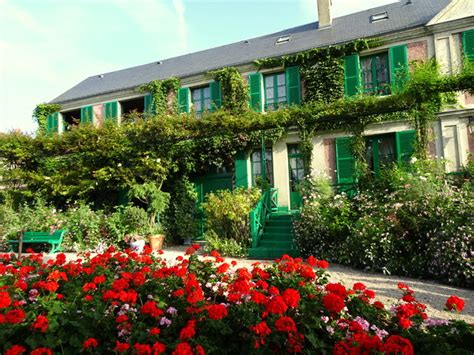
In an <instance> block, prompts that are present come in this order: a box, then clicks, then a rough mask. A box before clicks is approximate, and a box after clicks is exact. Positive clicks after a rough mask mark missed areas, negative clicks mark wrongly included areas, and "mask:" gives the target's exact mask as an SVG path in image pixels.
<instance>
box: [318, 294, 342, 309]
mask: <svg viewBox="0 0 474 355" xmlns="http://www.w3.org/2000/svg"><path fill="white" fill-rule="evenodd" d="M323 305H324V307H326V309H327V310H328V311H329V312H331V313H339V312H340V311H342V309H343V308H344V307H345V306H346V305H345V303H344V299H343V298H342V297H341V296H339V295H337V294H335V293H328V294H327V295H324V297H323Z"/></svg>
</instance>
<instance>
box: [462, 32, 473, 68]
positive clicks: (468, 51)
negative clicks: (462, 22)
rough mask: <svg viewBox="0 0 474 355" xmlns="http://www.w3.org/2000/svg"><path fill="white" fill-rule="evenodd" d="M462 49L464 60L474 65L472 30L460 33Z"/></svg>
mask: <svg viewBox="0 0 474 355" xmlns="http://www.w3.org/2000/svg"><path fill="white" fill-rule="evenodd" d="M462 48H463V52H464V57H465V58H466V60H467V61H468V62H471V63H474V30H469V31H465V32H463V33H462Z"/></svg>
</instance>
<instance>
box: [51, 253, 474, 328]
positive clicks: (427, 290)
mask: <svg viewBox="0 0 474 355" xmlns="http://www.w3.org/2000/svg"><path fill="white" fill-rule="evenodd" d="M185 249H186V247H182V246H180V247H173V248H166V249H165V250H163V251H164V254H163V255H162V257H164V258H165V259H167V260H170V261H171V260H175V258H176V257H177V256H180V255H181V256H182V255H184V250H185ZM66 255H67V259H68V260H73V259H75V258H76V257H77V255H76V254H74V253H67V254H66ZM53 257H54V256H53ZM48 258H50V256H49V255H45V259H48ZM232 260H235V261H237V263H238V264H237V266H236V267H242V266H246V267H250V266H251V265H252V264H253V263H255V262H256V261H260V262H262V263H271V261H269V260H248V259H236V258H226V261H227V262H230V261H232ZM328 273H329V275H330V281H331V282H341V283H343V284H344V285H346V286H347V287H352V285H353V284H354V283H355V282H362V283H364V284H365V285H366V286H367V287H368V288H370V289H372V290H374V291H375V292H376V294H377V296H376V299H377V300H379V301H381V302H383V303H384V304H385V305H386V306H390V305H392V304H394V303H396V302H398V300H399V299H400V297H401V296H402V292H401V291H400V290H398V288H397V284H398V283H399V282H403V283H406V284H407V285H408V286H410V287H411V288H412V289H413V290H414V291H415V296H416V298H417V300H418V301H420V302H422V303H424V304H426V306H427V313H428V316H430V317H432V318H441V319H459V320H465V321H466V322H469V323H474V304H473V301H474V291H473V290H468V289H463V288H458V287H454V286H449V285H443V284H440V283H436V282H432V281H425V280H420V279H412V278H408V277H401V276H387V275H383V274H379V273H371V272H365V271H362V270H357V269H353V268H350V267H346V266H341V265H334V264H332V265H330V266H329V269H328ZM451 295H456V296H458V297H461V298H462V299H463V300H464V302H465V307H464V310H463V311H462V313H460V314H457V313H451V312H447V311H444V310H443V308H444V304H445V303H446V300H447V298H448V297H449V296H451Z"/></svg>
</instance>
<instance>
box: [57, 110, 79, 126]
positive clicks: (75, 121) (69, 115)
mask: <svg viewBox="0 0 474 355" xmlns="http://www.w3.org/2000/svg"><path fill="white" fill-rule="evenodd" d="M61 115H62V116H63V129H64V131H69V130H70V129H71V128H72V127H75V126H77V125H79V123H80V122H81V110H80V109H77V110H71V111H66V112H61Z"/></svg>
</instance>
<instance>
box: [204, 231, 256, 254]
mask: <svg viewBox="0 0 474 355" xmlns="http://www.w3.org/2000/svg"><path fill="white" fill-rule="evenodd" d="M204 239H205V241H206V247H205V251H206V252H208V253H210V252H212V251H213V250H217V251H218V252H219V253H220V254H221V255H222V256H232V257H235V258H244V257H246V256H247V255H248V248H247V247H246V246H245V245H242V244H240V243H238V242H237V241H235V239H225V238H221V237H219V236H218V235H217V234H216V232H214V231H213V230H209V231H207V232H205V233H204Z"/></svg>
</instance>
